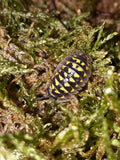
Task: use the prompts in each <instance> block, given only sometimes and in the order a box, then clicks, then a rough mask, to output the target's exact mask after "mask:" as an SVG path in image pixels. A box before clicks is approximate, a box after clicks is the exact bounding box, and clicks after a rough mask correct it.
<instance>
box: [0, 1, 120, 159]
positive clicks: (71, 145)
mask: <svg viewBox="0 0 120 160" xmlns="http://www.w3.org/2000/svg"><path fill="white" fill-rule="evenodd" d="M0 7H1V11H0V17H1V27H0V114H1V117H0V133H1V134H0V146H2V147H1V148H0V158H1V159H10V160H14V159H20V160H24V159H26V160H27V159H31V160H32V159H33V160H41V159H43V160H47V159H53V160H54V159H56V160H57V159H68V160H69V159H75V160H77V159H85V160H87V159H96V160H100V159H105V160H107V159H108V160H111V159H114V160H115V159H119V154H120V151H119V147H120V143H119V138H120V135H119V134H120V127H119V116H120V109H119V106H120V99H119V96H120V85H119V82H120V80H119V79H120V75H119V70H120V68H119V53H120V45H119V38H118V37H119V35H118V34H117V33H116V32H114V33H109V34H108V33H106V32H104V24H102V25H100V26H98V27H95V28H92V26H90V24H89V23H88V22H87V21H86V17H87V16H88V13H85V14H81V15H79V16H78V15H75V14H74V15H73V16H72V17H71V19H61V20H60V19H59V18H58V16H56V15H57V12H52V13H48V10H46V9H45V6H42V7H36V6H35V4H33V3H29V1H27V0H26V1H22V0H13V1H11V0H8V1H4V0H2V1H1V5H0ZM116 37H117V40H116V41H115V39H116ZM74 50H85V51H86V52H87V53H89V54H90V55H91V57H92V59H93V62H92V67H93V68H92V75H91V78H90V80H89V82H88V85H87V86H86V87H85V88H84V89H83V90H82V91H81V92H80V93H79V94H78V95H77V101H78V102H79V103H78V106H75V103H74V101H73V103H72V104H71V103H69V102H67V103H57V102H54V109H55V110H56V111H55V112H54V110H53V109H51V100H50V99H46V100H45V99H43V98H44V97H45V96H46V94H47V93H46V85H47V82H48V81H49V79H50V76H51V74H52V73H53V71H54V69H55V67H56V65H57V64H58V63H59V62H60V61H61V60H62V59H63V58H64V57H65V56H67V55H68V54H70V53H71V52H72V51H74ZM36 97H41V99H43V100H40V101H36ZM6 155H9V158H8V156H6Z"/></svg>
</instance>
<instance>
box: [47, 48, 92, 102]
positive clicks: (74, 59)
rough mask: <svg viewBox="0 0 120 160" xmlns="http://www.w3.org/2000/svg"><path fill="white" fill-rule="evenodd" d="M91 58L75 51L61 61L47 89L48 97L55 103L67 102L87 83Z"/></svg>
mask: <svg viewBox="0 0 120 160" xmlns="http://www.w3.org/2000/svg"><path fill="white" fill-rule="evenodd" d="M91 61H92V60H91V57H90V55H88V54H86V53H85V52H84V51H79V50H77V51H75V52H73V53H72V54H71V55H69V56H67V57H66V58H64V59H63V61H61V62H60V63H59V64H58V66H57V68H56V70H55V72H54V74H53V76H52V78H51V84H50V86H49V87H48V88H47V91H48V95H49V97H51V98H52V99H55V100H57V101H68V100H69V99H70V98H71V97H72V96H73V95H74V94H76V93H78V92H79V91H80V90H81V89H82V88H83V87H84V86H85V85H86V83H87V81H88V79H89V77H90V75H91Z"/></svg>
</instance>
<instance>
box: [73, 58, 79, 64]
mask: <svg viewBox="0 0 120 160" xmlns="http://www.w3.org/2000/svg"><path fill="white" fill-rule="evenodd" d="M72 59H73V60H75V61H76V63H80V60H79V59H77V58H74V57H73V58H72Z"/></svg>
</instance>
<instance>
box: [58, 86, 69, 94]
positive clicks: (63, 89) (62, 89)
mask: <svg viewBox="0 0 120 160" xmlns="http://www.w3.org/2000/svg"><path fill="white" fill-rule="evenodd" d="M60 90H61V91H64V92H65V93H68V91H67V90H66V89H65V88H63V87H61V88H60Z"/></svg>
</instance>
